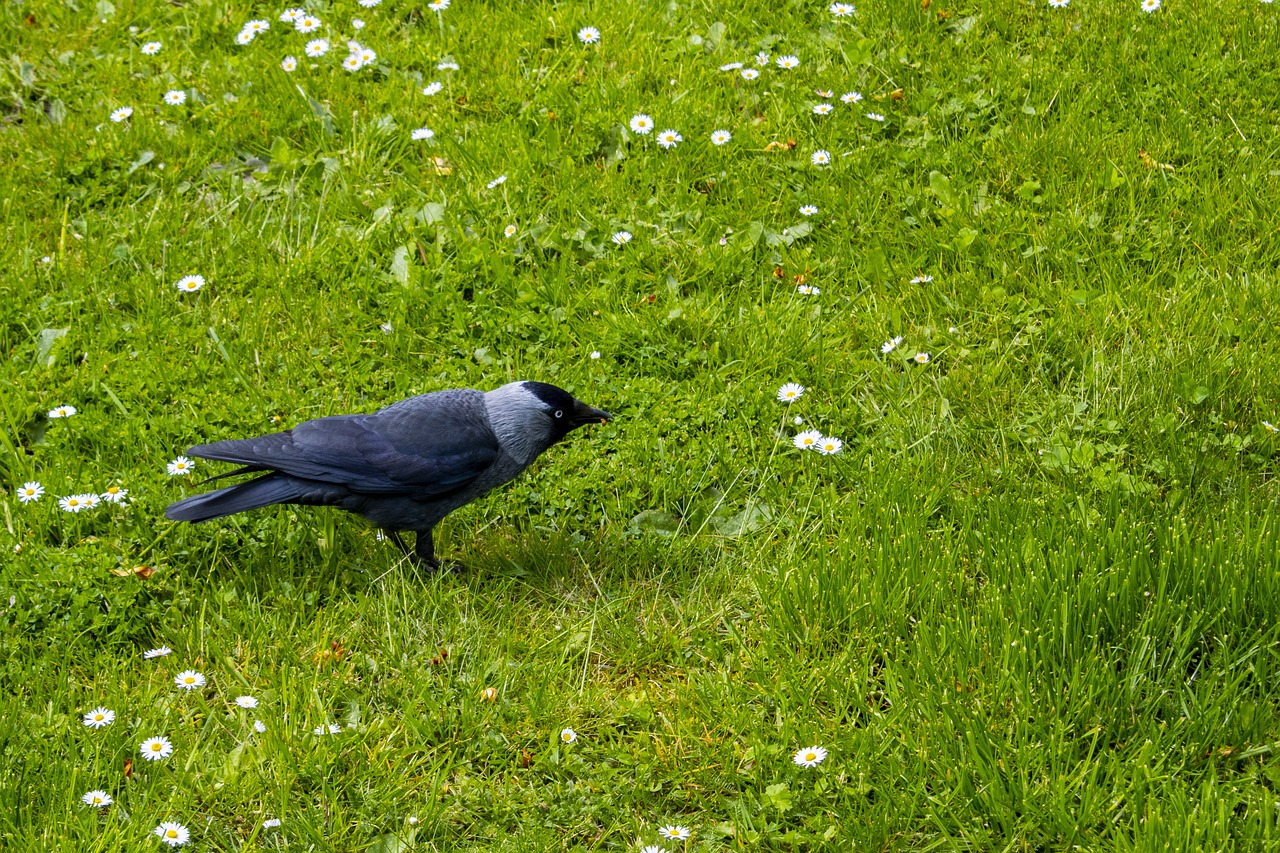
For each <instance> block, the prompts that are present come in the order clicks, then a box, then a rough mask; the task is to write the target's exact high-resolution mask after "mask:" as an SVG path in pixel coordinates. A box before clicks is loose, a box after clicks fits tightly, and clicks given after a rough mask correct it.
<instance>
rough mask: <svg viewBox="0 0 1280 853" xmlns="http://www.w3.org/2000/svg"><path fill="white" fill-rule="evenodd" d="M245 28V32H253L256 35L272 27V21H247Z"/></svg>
mask: <svg viewBox="0 0 1280 853" xmlns="http://www.w3.org/2000/svg"><path fill="white" fill-rule="evenodd" d="M243 29H244V31H245V32H247V33H253V34H254V35H255V36H256V35H259V34H261V33H265V32H266V31H267V30H269V29H271V22H270V21H263V20H255V21H245V23H244V28H243Z"/></svg>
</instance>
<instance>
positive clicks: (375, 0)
mask: <svg viewBox="0 0 1280 853" xmlns="http://www.w3.org/2000/svg"><path fill="white" fill-rule="evenodd" d="M381 2H382V0H359V3H360V5H361V6H363V7H365V8H366V9H372V8H373V7H374V6H377V5H378V4H379V3H381Z"/></svg>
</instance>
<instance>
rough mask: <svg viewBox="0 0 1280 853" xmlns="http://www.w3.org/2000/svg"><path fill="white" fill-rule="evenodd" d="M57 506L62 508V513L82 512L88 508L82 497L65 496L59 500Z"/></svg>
mask: <svg viewBox="0 0 1280 853" xmlns="http://www.w3.org/2000/svg"><path fill="white" fill-rule="evenodd" d="M58 506H60V507H62V511H63V512H84V511H85V510H86V509H88V508H89V505H88V504H86V503H85V501H84V495H67V496H66V497H65V498H59V499H58Z"/></svg>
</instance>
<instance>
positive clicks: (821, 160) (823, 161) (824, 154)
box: [809, 148, 831, 166]
mask: <svg viewBox="0 0 1280 853" xmlns="http://www.w3.org/2000/svg"><path fill="white" fill-rule="evenodd" d="M809 162H811V163H813V165H815V166H826V165H828V164H830V163H831V152H830V151H828V150H826V149H825V148H819V149H818V150H817V151H815V152H813V154H812V156H810V157H809Z"/></svg>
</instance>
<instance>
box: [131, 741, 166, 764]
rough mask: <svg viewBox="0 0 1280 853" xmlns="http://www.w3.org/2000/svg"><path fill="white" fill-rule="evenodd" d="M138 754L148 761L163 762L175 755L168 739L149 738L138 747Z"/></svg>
mask: <svg viewBox="0 0 1280 853" xmlns="http://www.w3.org/2000/svg"><path fill="white" fill-rule="evenodd" d="M138 752H140V753H142V757H143V758H145V759H146V760H147V761H161V760H162V759H165V758H168V757H169V756H170V755H173V744H171V743H169V739H168V738H167V737H149V738H147V739H146V740H144V741H143V742H142V744H141V745H140V746H139V747H138Z"/></svg>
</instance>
